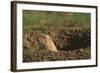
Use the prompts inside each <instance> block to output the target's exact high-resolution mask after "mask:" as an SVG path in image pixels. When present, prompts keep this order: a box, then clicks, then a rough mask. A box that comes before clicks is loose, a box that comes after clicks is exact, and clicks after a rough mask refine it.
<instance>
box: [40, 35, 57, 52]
mask: <svg viewBox="0 0 100 73" xmlns="http://www.w3.org/2000/svg"><path fill="white" fill-rule="evenodd" d="M39 41H40V43H41V44H42V45H43V46H44V47H45V48H46V49H48V50H50V51H53V52H57V48H56V46H55V44H54V42H53V40H52V38H51V37H50V36H49V35H45V34H41V35H40V37H39Z"/></svg>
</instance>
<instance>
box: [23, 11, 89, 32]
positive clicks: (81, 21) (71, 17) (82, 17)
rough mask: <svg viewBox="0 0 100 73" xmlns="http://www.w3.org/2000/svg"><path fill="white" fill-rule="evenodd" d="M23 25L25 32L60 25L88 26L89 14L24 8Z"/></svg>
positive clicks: (66, 26) (65, 26) (58, 26)
mask: <svg viewBox="0 0 100 73" xmlns="http://www.w3.org/2000/svg"><path fill="white" fill-rule="evenodd" d="M23 25H24V31H25V32H27V31H29V32H30V31H32V30H34V31H35V30H36V29H38V30H39V29H40V30H41V29H50V28H54V29H55V28H60V27H64V28H68V27H75V28H89V27H90V14H89V13H64V12H43V11H29V10H28V11H27V10H24V11H23ZM36 31H37V30H36Z"/></svg>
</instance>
